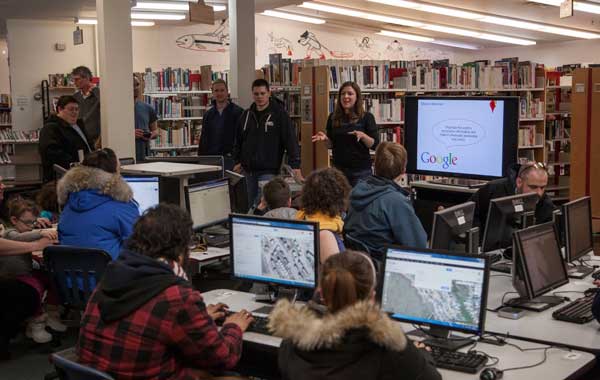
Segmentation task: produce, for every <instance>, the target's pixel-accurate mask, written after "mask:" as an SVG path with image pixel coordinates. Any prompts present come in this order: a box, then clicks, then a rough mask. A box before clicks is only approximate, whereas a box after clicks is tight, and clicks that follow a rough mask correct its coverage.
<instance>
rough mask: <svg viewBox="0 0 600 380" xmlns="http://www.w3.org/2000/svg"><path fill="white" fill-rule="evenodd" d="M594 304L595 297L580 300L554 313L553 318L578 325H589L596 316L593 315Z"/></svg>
mask: <svg viewBox="0 0 600 380" xmlns="http://www.w3.org/2000/svg"><path fill="white" fill-rule="evenodd" d="M593 302H594V295H590V296H587V297H581V298H578V299H576V300H575V301H573V302H570V303H568V304H566V305H565V306H563V307H561V308H560V309H558V310H556V311H554V312H553V313H552V318H554V319H558V320H559V321H565V322H572V323H577V324H584V323H588V322H589V321H591V320H593V319H594V316H593V315H592V303H593Z"/></svg>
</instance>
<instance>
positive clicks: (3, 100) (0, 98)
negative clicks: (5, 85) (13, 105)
mask: <svg viewBox="0 0 600 380" xmlns="http://www.w3.org/2000/svg"><path fill="white" fill-rule="evenodd" d="M0 107H10V95H9V94H0Z"/></svg>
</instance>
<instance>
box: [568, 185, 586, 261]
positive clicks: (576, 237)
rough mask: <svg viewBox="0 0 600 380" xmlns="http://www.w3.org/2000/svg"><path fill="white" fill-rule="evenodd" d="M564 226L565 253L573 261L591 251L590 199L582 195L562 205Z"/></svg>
mask: <svg viewBox="0 0 600 380" xmlns="http://www.w3.org/2000/svg"><path fill="white" fill-rule="evenodd" d="M562 214H563V217H564V227H565V235H564V236H565V254H566V259H567V261H568V262H573V261H575V260H578V259H580V258H582V257H583V256H585V255H587V254H588V253H590V252H592V250H593V249H594V240H593V235H592V199H591V198H590V197H583V198H579V199H577V200H574V201H572V202H568V203H565V204H563V205H562Z"/></svg>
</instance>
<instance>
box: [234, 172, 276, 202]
mask: <svg viewBox="0 0 600 380" xmlns="http://www.w3.org/2000/svg"><path fill="white" fill-rule="evenodd" d="M242 174H243V175H244V176H245V177H246V185H247V186H248V204H249V205H250V207H251V208H252V207H254V206H256V205H258V204H259V203H260V197H261V196H262V187H263V186H264V184H265V183H267V182H269V181H270V180H271V179H273V178H274V177H275V176H276V174H275V173H260V174H256V173H249V172H246V171H244V172H243V173H242Z"/></svg>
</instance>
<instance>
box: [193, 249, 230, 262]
mask: <svg viewBox="0 0 600 380" xmlns="http://www.w3.org/2000/svg"><path fill="white" fill-rule="evenodd" d="M207 256H217V257H220V256H229V247H227V248H217V247H208V249H207V250H206V251H192V252H190V258H191V259H196V260H205V259H206V258H207Z"/></svg>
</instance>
